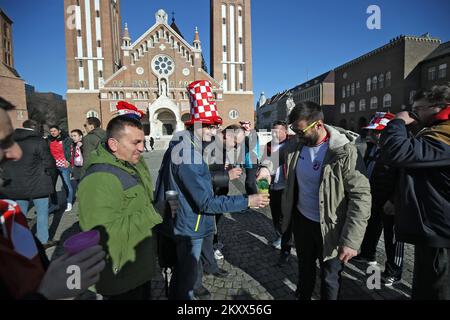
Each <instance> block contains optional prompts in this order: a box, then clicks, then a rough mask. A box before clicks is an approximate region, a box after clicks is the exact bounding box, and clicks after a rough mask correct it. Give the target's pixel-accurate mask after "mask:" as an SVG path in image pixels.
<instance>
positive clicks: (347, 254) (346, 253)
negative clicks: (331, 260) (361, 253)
mask: <svg viewBox="0 0 450 320" xmlns="http://www.w3.org/2000/svg"><path fill="white" fill-rule="evenodd" d="M357 254H358V251H356V250H353V249H352V248H349V247H345V246H344V247H339V260H341V261H342V262H343V263H347V262H348V261H349V260H350V259H351V258H353V257H354V256H356V255H357Z"/></svg>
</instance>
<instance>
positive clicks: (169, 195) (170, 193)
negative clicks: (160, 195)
mask: <svg viewBox="0 0 450 320" xmlns="http://www.w3.org/2000/svg"><path fill="white" fill-rule="evenodd" d="M166 200H167V201H168V200H178V192H177V191H174V190H167V191H166Z"/></svg>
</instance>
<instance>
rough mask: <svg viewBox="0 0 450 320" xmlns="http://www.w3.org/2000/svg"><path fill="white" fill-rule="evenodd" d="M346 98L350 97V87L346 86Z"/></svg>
mask: <svg viewBox="0 0 450 320" xmlns="http://www.w3.org/2000/svg"><path fill="white" fill-rule="evenodd" d="M346 95H347V97H350V85H349V84H348V85H347V91H346Z"/></svg>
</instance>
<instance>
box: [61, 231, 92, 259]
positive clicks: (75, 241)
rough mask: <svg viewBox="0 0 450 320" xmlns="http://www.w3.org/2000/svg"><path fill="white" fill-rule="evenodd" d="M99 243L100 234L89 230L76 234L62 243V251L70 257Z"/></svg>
mask: <svg viewBox="0 0 450 320" xmlns="http://www.w3.org/2000/svg"><path fill="white" fill-rule="evenodd" d="M99 242H100V232H98V231H97V230H91V231H86V232H81V233H78V234H76V235H74V236H72V237H70V238H69V239H67V240H66V241H64V250H65V251H66V253H68V254H70V255H74V254H76V253H78V252H81V251H83V250H86V249H88V248H90V247H93V246H96V245H97V244H98V243H99Z"/></svg>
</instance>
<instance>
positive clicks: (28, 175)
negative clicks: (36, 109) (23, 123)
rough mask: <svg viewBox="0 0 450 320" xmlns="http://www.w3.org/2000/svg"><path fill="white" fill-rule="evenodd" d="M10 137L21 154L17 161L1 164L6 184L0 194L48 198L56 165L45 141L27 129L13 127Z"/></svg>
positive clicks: (24, 198) (15, 196) (52, 189)
mask: <svg viewBox="0 0 450 320" xmlns="http://www.w3.org/2000/svg"><path fill="white" fill-rule="evenodd" d="M13 138H14V140H15V141H17V143H18V144H19V146H20V148H21V149H22V151H23V155H22V158H21V159H20V160H18V161H7V162H5V164H4V165H3V166H2V167H3V171H4V172H3V175H4V179H5V180H6V184H5V186H4V187H0V193H2V194H3V197H6V198H8V199H14V200H28V199H39V198H46V197H48V196H49V195H50V194H51V193H53V192H54V186H53V183H52V178H51V177H52V176H53V175H55V174H56V165H55V160H54V159H53V157H52V155H51V154H50V149H49V147H48V144H47V142H46V141H45V140H44V139H43V138H42V136H41V135H39V134H38V133H37V132H35V131H33V130H28V129H16V130H15V131H14V134H13Z"/></svg>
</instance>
